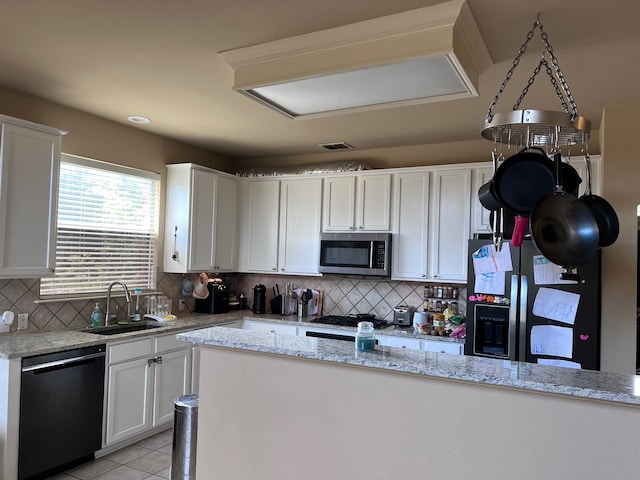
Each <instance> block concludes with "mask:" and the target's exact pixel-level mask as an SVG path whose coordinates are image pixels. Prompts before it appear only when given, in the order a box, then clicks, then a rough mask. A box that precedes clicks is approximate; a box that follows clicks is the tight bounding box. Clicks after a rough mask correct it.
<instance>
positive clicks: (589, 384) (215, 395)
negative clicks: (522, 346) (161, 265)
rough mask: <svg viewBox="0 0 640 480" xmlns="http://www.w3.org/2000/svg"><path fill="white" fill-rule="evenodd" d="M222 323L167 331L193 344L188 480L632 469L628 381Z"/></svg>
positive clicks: (572, 474)
mask: <svg viewBox="0 0 640 480" xmlns="http://www.w3.org/2000/svg"><path fill="white" fill-rule="evenodd" d="M235 326H236V327H238V325H235ZM229 327H234V325H229V326H220V327H214V328H208V329H203V330H198V331H192V332H188V333H182V334H179V335H178V338H179V339H181V340H184V341H188V342H192V343H199V344H200V345H201V346H202V348H201V367H200V408H199V432H198V460H197V476H198V477H199V478H200V477H201V478H234V479H238V480H243V479H247V480H249V479H256V478H260V479H299V478H305V479H308V480H313V479H326V478H336V479H337V478H339V479H341V480H343V479H344V480H351V479H354V480H355V479H362V478H374V479H377V478H380V479H382V478H402V479H403V480H405V479H424V478H514V476H517V477H518V478H519V479H536V480H538V479H540V478H546V479H547V478H548V479H555V478H594V479H595V478H616V475H617V472H620V477H622V476H625V477H627V476H629V475H630V474H637V473H638V472H640V456H639V455H638V448H639V447H638V445H640V410H638V406H640V397H639V396H638V395H637V393H640V391H639V390H640V388H639V385H640V384H639V383H638V382H639V381H638V377H636V376H624V375H617V374H607V373H602V372H590V371H579V370H571V369H563V368H559V367H550V366H541V365H532V364H524V363H519V362H511V361H502V360H493V359H483V358H478V357H465V356H455V355H448V354H443V353H432V352H424V351H412V350H408V349H398V348H393V347H380V346H377V347H376V349H375V350H374V351H373V352H370V353H369V352H355V350H354V348H353V344H350V343H348V342H340V341H335V340H323V339H317V338H306V337H298V336H293V335H287V334H281V333H270V332H255V331H246V330H242V329H241V328H229ZM622 472H624V474H623V473H622Z"/></svg>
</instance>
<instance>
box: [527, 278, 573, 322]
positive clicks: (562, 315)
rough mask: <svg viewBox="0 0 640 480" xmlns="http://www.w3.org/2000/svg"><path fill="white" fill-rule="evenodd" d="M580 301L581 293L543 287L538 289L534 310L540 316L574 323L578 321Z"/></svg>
mask: <svg viewBox="0 0 640 480" xmlns="http://www.w3.org/2000/svg"><path fill="white" fill-rule="evenodd" d="M579 303H580V295H579V294H578V293H572V292H565V291H564V290H557V289H555V288H545V287H542V288H540V289H538V293H537V294H536V298H535V300H534V301H533V309H532V312H533V314H534V315H537V316H539V317H544V318H549V319H551V320H556V321H558V322H562V323H568V324H570V325H573V324H574V323H575V321H576V312H577V311H578V304H579Z"/></svg>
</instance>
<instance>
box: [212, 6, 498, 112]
mask: <svg viewBox="0 0 640 480" xmlns="http://www.w3.org/2000/svg"><path fill="white" fill-rule="evenodd" d="M219 54H220V55H221V56H222V58H223V59H224V60H225V61H226V62H227V63H228V64H229V65H230V66H231V67H232V68H233V71H234V72H233V73H234V78H233V89H234V90H236V91H239V92H241V93H243V94H245V95H247V96H248V97H250V98H252V99H254V100H256V101H258V102H260V103H262V104H263V105H266V106H269V107H271V108H273V109H275V110H276V111H278V112H280V113H282V114H284V115H285V116H287V117H289V118H298V117H300V118H304V117H307V118H312V117H317V116H323V115H332V114H335V113H337V112H340V111H343V112H344V111H351V112H355V111H361V110H365V109H370V108H385V107H389V106H392V105H393V106H401V105H416V104H420V103H427V102H435V101H443V100H455V99H461V98H469V97H476V96H478V85H479V77H480V74H481V73H482V72H483V71H485V70H486V69H487V68H488V67H489V66H490V65H491V63H492V60H491V56H490V55H489V52H488V50H487V48H486V46H485V44H484V40H483V39H482V35H481V34H480V30H479V29H478V26H477V24H476V23H475V19H474V18H473V13H472V12H471V9H470V7H469V6H468V5H467V3H466V0H449V1H447V2H444V3H441V4H438V5H433V6H430V7H423V8H419V9H416V10H410V11H408V12H401V13H397V14H394V15H388V16H386V17H380V18H374V19H371V20H366V21H363V22H358V23H353V24H350V25H342V26H340V27H335V28H331V29H328V30H320V31H316V32H311V33H307V34H302V35H298V36H296V37H289V38H284V39H279V40H274V41H271V42H267V43H263V44H260V45H251V46H248V47H241V48H236V49H233V50H226V51H223V52H219Z"/></svg>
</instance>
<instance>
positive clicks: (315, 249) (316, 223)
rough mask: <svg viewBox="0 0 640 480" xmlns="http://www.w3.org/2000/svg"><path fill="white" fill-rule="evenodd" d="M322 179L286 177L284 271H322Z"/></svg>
mask: <svg viewBox="0 0 640 480" xmlns="http://www.w3.org/2000/svg"><path fill="white" fill-rule="evenodd" d="M321 207H322V179H321V178H309V179H300V180H283V181H282V183H281V189H280V255H279V268H280V272H281V273H304V274H318V259H319V258H320V214H321Z"/></svg>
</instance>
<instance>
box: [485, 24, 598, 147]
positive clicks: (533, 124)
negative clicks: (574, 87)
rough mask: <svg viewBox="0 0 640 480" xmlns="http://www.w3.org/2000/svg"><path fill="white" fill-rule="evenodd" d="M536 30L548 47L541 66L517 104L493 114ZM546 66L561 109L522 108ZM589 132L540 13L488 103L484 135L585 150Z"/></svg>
mask: <svg viewBox="0 0 640 480" xmlns="http://www.w3.org/2000/svg"><path fill="white" fill-rule="evenodd" d="M536 30H539V31H540V38H541V39H542V41H543V42H544V44H545V49H544V51H543V52H542V56H541V58H540V61H539V62H538V65H537V66H536V68H535V69H534V71H533V74H532V75H531V77H530V78H529V80H528V82H527V84H526V85H525V87H524V89H523V90H522V93H521V94H520V97H519V98H518V100H517V101H516V103H515V104H514V106H513V110H512V111H509V112H502V113H494V110H495V108H496V105H497V103H498V100H500V97H501V96H502V93H503V92H504V90H505V88H506V87H507V84H508V83H509V80H510V79H511V77H512V75H513V72H514V71H515V69H516V67H517V66H518V65H519V63H520V60H521V58H522V55H523V54H524V52H525V51H526V49H527V46H528V45H529V41H530V40H531V39H532V38H533V37H534V35H535V33H536ZM547 57H548V58H549V60H550V62H551V65H550V64H549V61H548V60H547ZM552 66H553V69H552ZM543 67H544V70H545V71H546V73H547V75H548V77H549V79H550V81H551V85H552V86H553V88H554V90H555V92H556V95H557V97H558V100H559V101H560V105H561V106H562V110H563V111H562V112H556V111H548V110H533V109H522V110H521V109H520V104H521V103H522V100H524V98H525V96H526V95H527V93H528V91H529V87H531V85H532V84H533V82H534V81H535V78H536V76H537V75H538V73H540V71H541V70H542V69H543ZM590 131H591V122H590V121H589V120H587V119H586V118H584V117H581V116H580V115H578V107H577V105H576V102H575V100H574V99H573V95H572V94H571V91H570V90H569V85H568V84H567V81H566V79H565V77H564V74H563V73H562V69H561V68H560V65H559V63H558V59H557V57H556V56H555V54H554V53H553V47H552V46H551V43H550V42H549V37H548V35H547V33H546V32H545V31H544V29H543V26H542V23H541V22H540V14H539V13H538V18H537V19H536V21H535V22H534V24H533V27H532V28H531V30H530V31H529V32H528V33H527V38H526V40H525V42H524V43H523V44H522V46H521V47H520V50H519V51H518V54H517V55H516V57H515V59H514V60H513V62H512V64H511V68H510V69H509V71H508V72H507V75H506V77H505V79H504V80H503V82H502V84H501V85H500V88H499V89H498V92H497V94H496V96H495V98H494V99H493V101H492V102H491V104H490V105H489V111H488V112H487V116H486V118H485V121H484V124H483V127H482V131H481V134H482V136H483V137H484V138H486V139H487V140H492V141H493V142H494V144H508V145H510V146H511V145H519V146H523V147H525V146H526V147H528V146H539V147H545V146H546V147H551V148H552V149H553V150H555V151H557V150H558V149H559V148H560V147H562V146H571V145H582V146H583V148H584V149H586V145H587V143H588V140H589V134H590Z"/></svg>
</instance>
